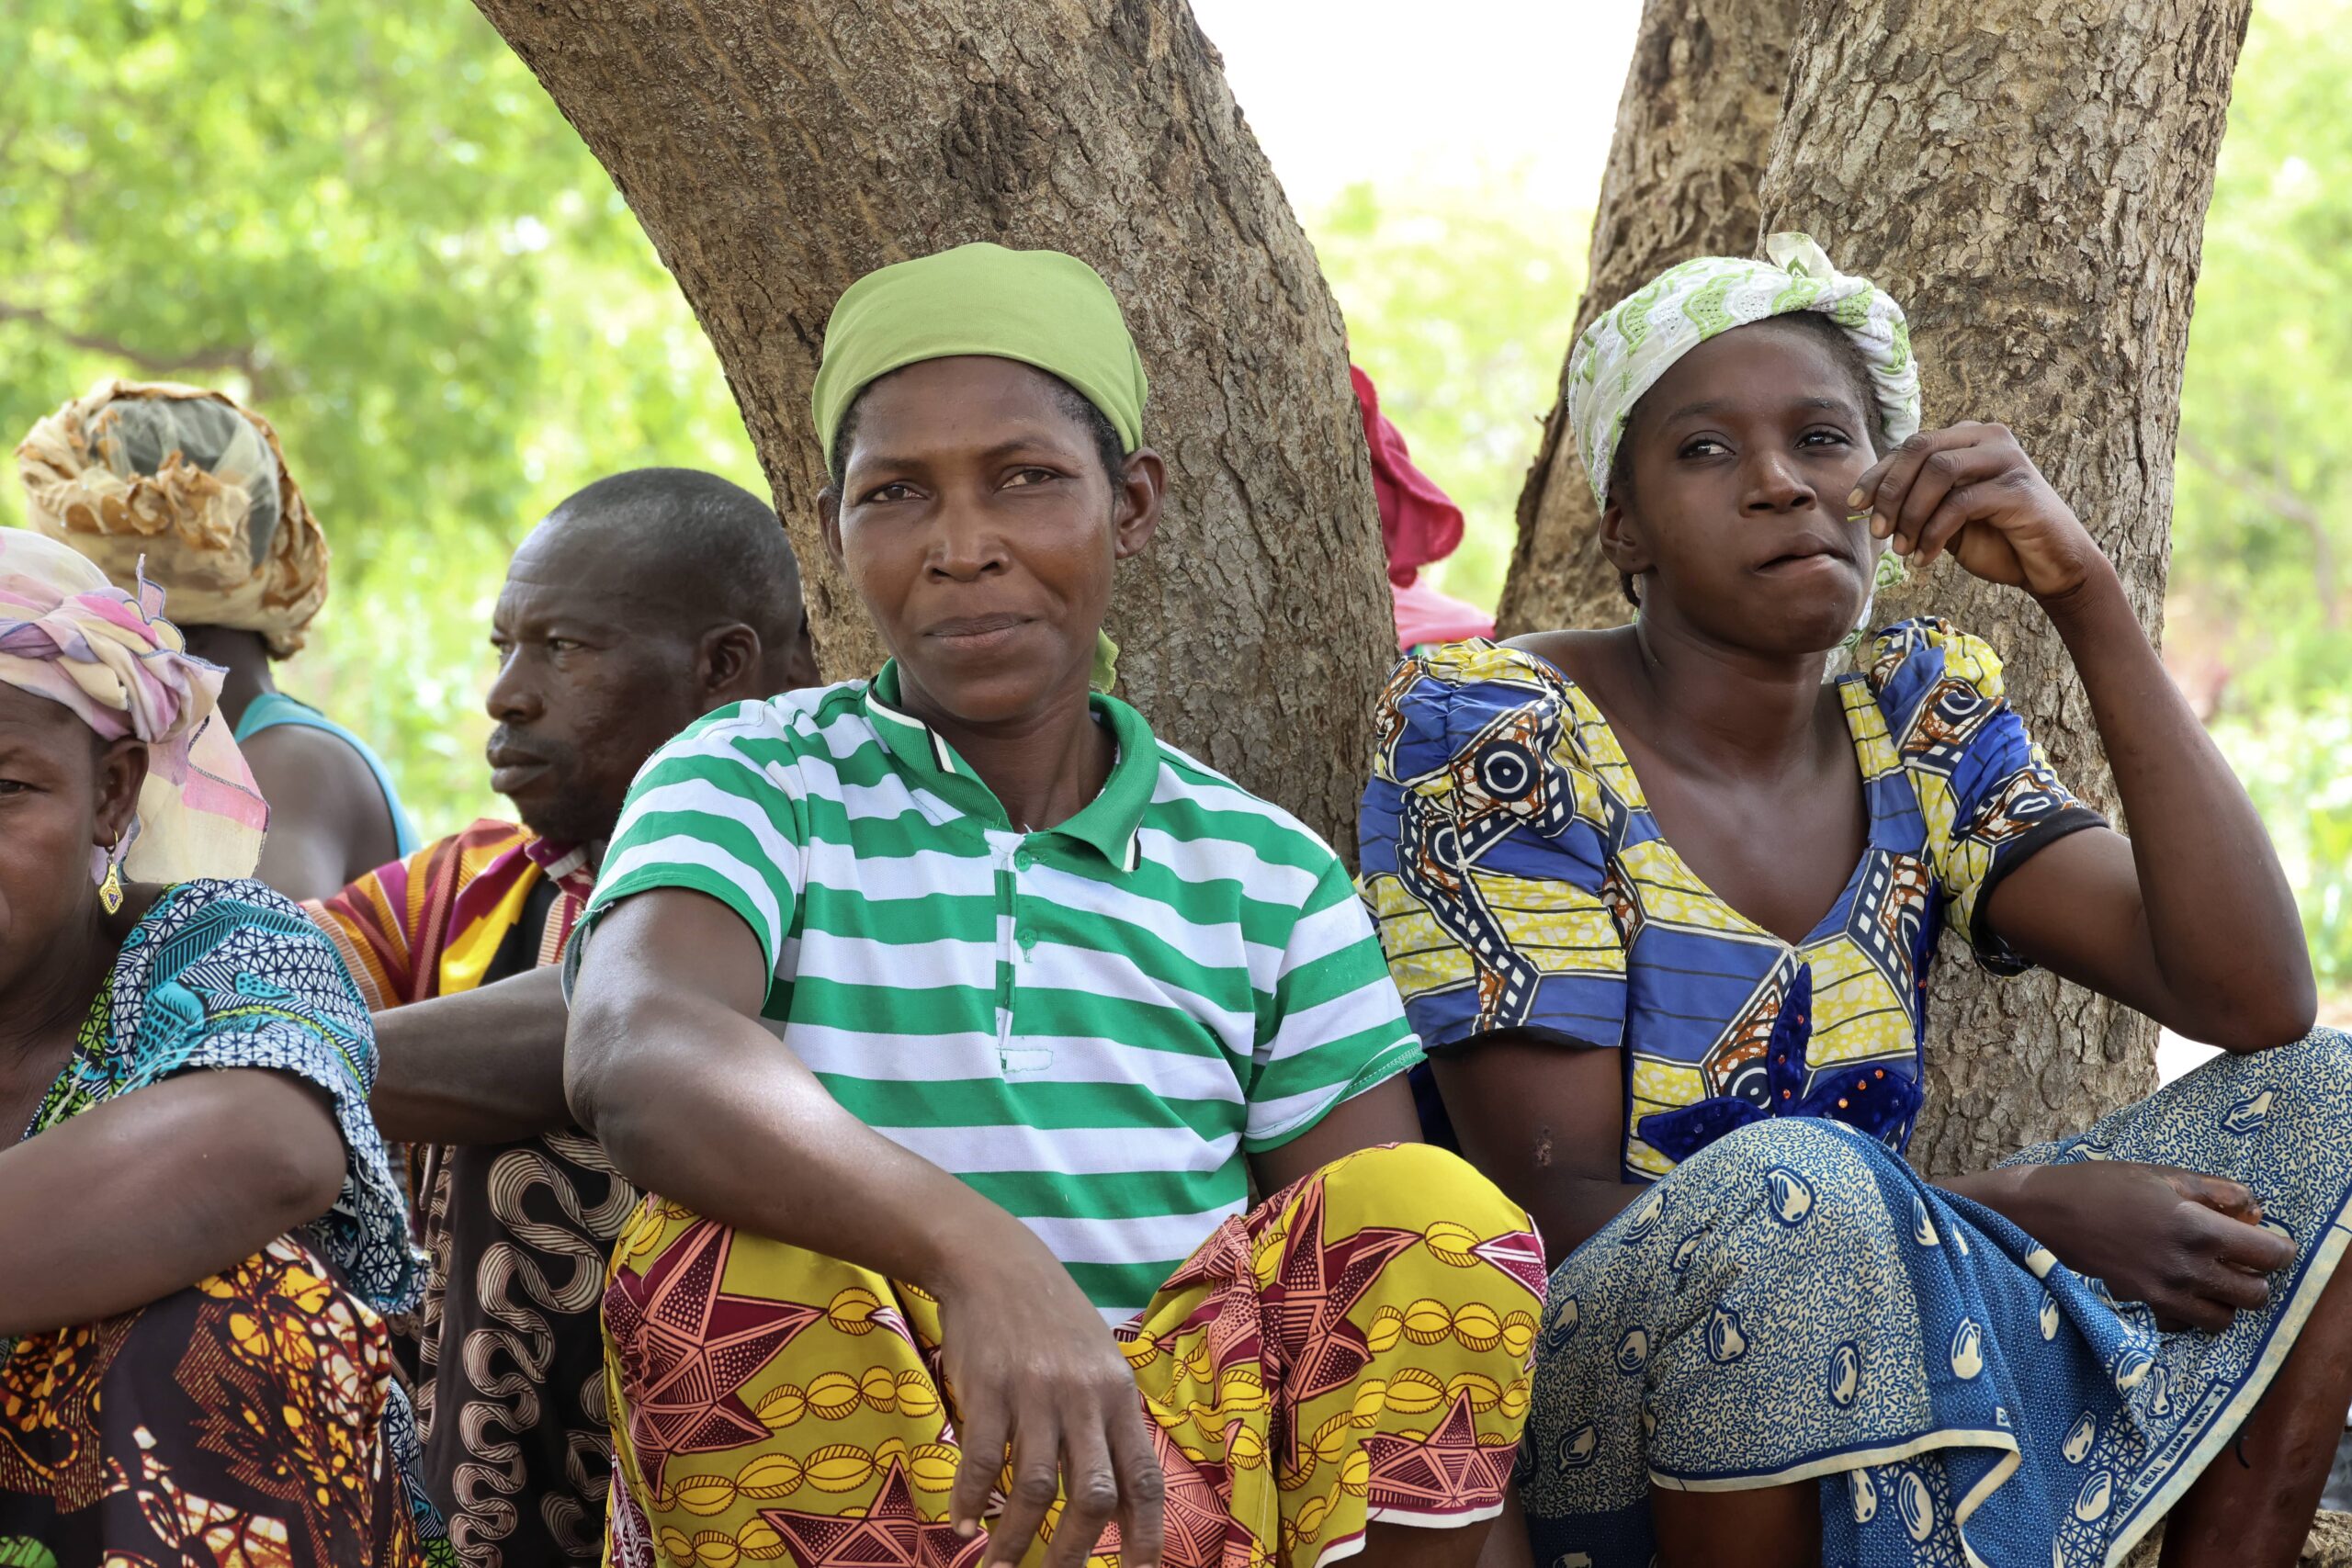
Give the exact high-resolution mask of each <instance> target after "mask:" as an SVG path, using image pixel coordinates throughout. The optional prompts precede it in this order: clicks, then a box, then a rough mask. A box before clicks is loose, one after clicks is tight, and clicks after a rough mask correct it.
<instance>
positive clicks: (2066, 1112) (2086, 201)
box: [1761, 0, 2247, 1174]
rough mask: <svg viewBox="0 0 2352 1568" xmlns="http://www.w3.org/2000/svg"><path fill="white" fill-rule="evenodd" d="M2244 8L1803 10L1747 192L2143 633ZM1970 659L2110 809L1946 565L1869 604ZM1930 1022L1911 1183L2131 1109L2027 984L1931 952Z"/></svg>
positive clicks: (2056, 674) (2115, 1063)
mask: <svg viewBox="0 0 2352 1568" xmlns="http://www.w3.org/2000/svg"><path fill="white" fill-rule="evenodd" d="M2246 10H2247V0H1809V3H1808V4H1807V6H1806V7H1805V14H1804V25H1803V27H1802V28H1801V30H1800V32H1799V34H1798V38H1797V42H1796V47H1795V49H1794V50H1793V51H1792V55H1791V59H1790V63H1789V94H1788V102H1787V106H1786V108H1785V110H1784V112H1783V114H1782V117H1781V126H1780V130H1779V132H1778V134H1777V136H1776V138H1775V140H1774V141H1773V145H1772V155H1771V161H1770V165H1769V167H1768V169H1767V172H1766V175H1765V177H1764V180H1763V185H1762V189H1761V197H1762V207H1763V218H1764V222H1763V228H1764V229H1765V230H1766V231H1770V230H1776V229H1803V230H1805V231H1809V232H1811V233H1812V234H1813V235H1815V237H1816V238H1818V239H1819V240H1820V241H1821V242H1822V243H1823V245H1824V247H1825V248H1826V250H1827V251H1828V252H1829V254H1830V256H1831V259H1833V260H1834V261H1836V262H1837V263H1838V265H1840V266H1842V267H1845V268H1847V269H1848V270H1849V271H1855V272H1860V273H1863V274H1866V275H1867V276H1871V278H1873V279H1875V280H1876V281H1877V282H1878V283H1879V284H1880V285H1881V286H1883V288H1887V289H1888V290H1890V291H1891V292H1892V293H1894V296H1895V297H1896V298H1897V299H1901V300H1902V301H1903V302H1904V306H1905V310H1907V311H1908V312H1909V313H1910V318H1911V326H1912V333H1913V341H1914V343H1915V344H1917V350H1918V354H1919V359H1920V364H1921V366H1922V368H1923V372H1924V376H1925V382H1926V385H1925V388H1924V396H1925V404H1926V410H1927V414H1928V422H1929V423H1931V424H1942V423H1951V422H1953V421H1955V420H1960V419H1986V420H1996V421H1999V422H2001V423H2006V424H2007V425H2009V426H2010V427H2011V428H2012V429H2014V430H2016V431H2017V433H2018V437H2019V439H2020V440H2021V441H2022V442H2023V443H2024V445H2025V447H2026V449H2027V451H2028V452H2030V453H2031V454H2032V456H2033V457H2034V458H2035V460H2036V461H2037V462H2039V463H2040V464H2041V468H2042V470H2043V471H2044V472H2045V473H2047V474H2048V475H2049V476H2050V479H2051V480H2052V483H2054V484H2055V485H2056V486H2057V489H2058V491H2059V493H2060V494H2062V495H2064V496H2065V497H2066V498H2067V499H2068V500H2069V501H2070V502H2072V503H2073V504H2074V506H2075V510H2076V511H2077V512H2078V513H2080V514H2081V515H2082V518H2083V520H2084V522H2086V524H2088V525H2090V528H2091V531H2092V532H2093V533H2094V534H2095V535H2096V536H2098V540H2099V543H2100V544H2101V545H2102V546H2103V547H2105V548H2106V550H2107V552H2108V555H2109V557H2110V558H2112V559H2113V560H2114V562H2115V564H2116V566H2117V567H2118V569H2119V570H2120V571H2121V572H2122V575H2123V581H2124V583H2125V586H2126V588H2127V589H2128V591H2129V592H2130V593H2131V603H2132V605H2133V607H2134V608H2135V609H2136V610H2137V612H2138V613H2139V615H2140V620H2141V623H2142V624H2143V626H2147V627H2148V628H2149V630H2150V633H2151V634H2152V635H2154V634H2155V633H2157V632H2158V631H2159V630H2160V628H2161V625H2162V620H2163V615H2164V592H2165V568H2166V565H2167V552H2168V547H2169V538H2170V531H2171V522H2172V463H2173V446H2174V437H2175V432H2176V428H2177V423H2178V419H2179V396H2180V376H2181V361H2182V355H2183V354H2184V352H2185V350H2186V348H2187V346H2188V316H2189V305H2190V298H2191V295H2192V293H2193V291H2194V289H2195V288H2196V283H2197V269H2198V256H2199V247H2200V245H2201V243H2202V240H2203V231H2204V220H2205V209H2206V206H2207V204H2208V202H2209V200H2210V199H2211V196H2212V188H2213V157H2214V153H2215V152H2216V150H2217V149H2218V148H2219V146H2220V143H2221V139H2222V123H2223V120H2224V118H2225V116H2226V112H2227V109H2228V107H2229V97H2230V76H2231V73H2232V71H2233V69H2234V67H2235V64H2236V62H2237V54H2238V47H2239V45H2240V44H2241V43H2242V42H2243V41H2244V39H2245V24H2246ZM1880 610H1881V615H1882V616H1883V618H1886V619H1892V618H1894V617H1895V616H1897V615H1917V614H1935V615H1945V616H1948V617H1949V618H1950V619H1951V620H1952V621H1953V622H1954V623H1955V624H1956V625H1958V626H1962V627H1963V628H1965V629H1967V630H1970V631H1973V632H1974V633H1976V634H1977V635H1978V636H1980V637H1985V638H1987V639H1988V640H1990V641H1991V642H1992V643H1993V645H1994V646H1995V647H1996V649H1999V650H2000V651H2001V653H2002V655H2003V657H2004V660H2005V661H2006V663H2007V672H2008V688H2009V697H2010V700H2011V701H2012V703H2014V704H2015V705H2016V706H2017V707H2018V709H2019V711H2021V712H2022V713H2023V715H2024V716H2025V719H2026V722H2027V724H2028V725H2029V726H2030V727H2031V728H2032V730H2033V732H2034V734H2035V735H2036V736H2037V738H2039V739H2040V740H2041V743H2042V745H2043V746H2044V747H2045V748H2046V749H2047V750H2048V751H2049V752H2050V755H2051V758H2052V761H2053V762H2054V763H2055V764H2056V766H2057V768H2058V770H2059V773H2060V774H2061V775H2062V776H2063V777H2064V778H2065V779H2066V780H2067V781H2068V782H2069V783H2070V784H2072V785H2073V786H2074V787H2075V789H2076V790H2077V791H2079V792H2080V793H2081V794H2082V795H2084V796H2085V797H2086V799H2087V800H2089V801H2090V802H2091V803H2092V804H2094V805H2096V806H2098V807H2100V808H2102V809H2105V810H2108V811H2110V812H2111V811H2112V810H2113V809H2114V806H2115V794H2114V787H2113V782H2112V780H2111V778H2110V777H2109V773H2108V769H2107V763H2106V759H2105V757H2104V756H2103V755H2102V753H2101V751H2100V748H2099V744H2098V731H2097V729H2096V728H2094V726H2093V724H2092V720H2091V714H2090V707H2089V705H2088V703H2087V701H2086V699H2085V697H2084V695H2083V690H2082V685H2081V682H2078V681H2077V680H2076V679H2075V673H2074V668H2073V666H2072V664H2071V663H2070V662H2069V661H2068V660H2067V658H2066V654H2065V650H2064V649H2063V648H2062V647H2061V646H2060V645H2059V642H2058V639H2057V638H2056V637H2054V636H2053V635H2052V633H2051V630H2050V626H2049V623H2048V621H2047V620H2046V619H2044V618H2043V616H2042V615H2041V611H2040V610H2039V609H2038V608H2037V607H2036V606H2035V605H2034V604H2033V603H2032V602H2031V601H2030V600H2029V599H2027V598H2026V597H2025V596H2024V595H2022V594H2020V593H2018V592H2014V591H2012V590H2009V589H2005V588H1995V587H1992V586H1990V585H1988V584H1985V583H1981V582H1977V581H1974V580H1973V579H1971V578H1969V577H1968V576H1967V575H1966V574H1965V573H1963V572H1962V571H1961V570H1959V569H1958V568H1957V567H1956V566H1953V565H1952V564H1951V562H1950V561H1948V560H1947V561H1941V562H1939V563H1938V564H1937V565H1936V566H1935V567H1933V568H1931V569H1930V570H1928V571H1927V572H1926V573H1924V574H1922V575H1921V576H1920V577H1919V578H1918V579H1917V580H1915V581H1913V582H1912V583H1910V584H1907V585H1905V588H1903V589H1901V590H1898V591H1895V592H1892V593H1889V594H1887V595H1884V596H1883V597H1882V601H1881V605H1880ZM1946 943H1947V945H1946V950H1945V953H1944V955H1943V958H1944V962H1942V963H1941V964H1939V965H1938V975H1939V978H1938V979H1937V981H1936V983H1935V990H1934V996H1933V998H1932V999H1931V1002H1930V1004H1929V1017H1930V1018H1932V1019H1935V1020H1936V1023H1935V1026H1934V1028H1933V1029H1932V1030H1931V1031H1930V1036H1931V1038H1930V1042H1929V1049H1928V1086H1929V1087H1928V1116H1927V1119H1926V1120H1925V1121H1923V1122H1922V1124H1921V1126H1920V1127H1919V1130H1918V1133H1917V1135H1916V1137H1915V1138H1914V1140H1913V1142H1912V1145H1911V1154H1912V1158H1913V1159H1914V1160H1915V1161H1916V1162H1917V1163H1918V1164H1919V1165H1920V1166H1921V1167H1922V1168H1925V1169H1927V1170H1928V1171H1929V1172H1930V1173H1931V1174H1945V1173H1949V1172H1952V1171H1956V1170H1962V1169H1973V1168H1981V1167H1982V1166H1983V1165H1985V1163H1987V1162H1988V1161H1990V1160H1992V1159H1994V1158H1996V1157H1997V1156H2001V1155H2004V1154H2007V1153H2008V1152H2009V1151H2011V1150H2013V1149H2015V1148H2017V1147H2018V1146H2019V1145H2022V1144H2026V1143H2029V1142H2031V1141H2033V1140H2035V1139H2039V1138H2045V1137H2049V1136H2052V1135H2053V1134H2058V1133H2060V1132H2063V1131H2066V1130H2070V1129H2073V1128H2077V1127H2080V1126H2082V1125H2084V1124H2085V1123H2086V1122H2089V1121H2090V1120H2091V1119H2092V1118H2093V1117H2094V1116H2096V1115H2097V1114H2098V1113H2099V1112H2101V1111H2106V1110H2109V1109H2111V1108H2113V1107H2114V1106H2117V1105H2119V1104H2122V1103H2124V1102H2126V1101H2128V1100H2132V1099H2134V1098H2136V1097H2138V1096H2140V1095H2143V1094H2145V1093H2146V1092H2148V1091H2149V1090H2150V1089H2153V1088H2154V1081H2155V1066H2154V1039H2155V1030H2154V1025H2153V1024H2151V1023H2149V1022H2148V1021H2146V1020H2145V1019H2143V1018H2142V1017H2140V1016H2139V1015H2138V1014H2136V1013H2133V1012H2131V1010H2128V1009H2126V1008H2123V1007H2120V1006H2119V1005H2117V1004H2114V1003H2111V1002H2109V1001H2106V1000H2105V999H2103V998H2098V997H2094V996H2092V995H2091V994H2090V993H2088V992H2086V991H2084V990H2081V989H2079V988H2077V987H2071V986H2061V985H2060V984H2058V983H2057V982H2056V981H2054V980H2053V979H2052V978H2051V977H2050V976H2046V975H2041V976H2031V977H2029V978H2024V979H2018V980H2011V981H2007V982H1988V981H1987V980H1985V978H1984V977H1983V976H1980V975H1978V974H1977V973H1976V972H1975V969H1974V966H1973V964H1970V963H1968V962H1967V960H1966V958H1965V956H1964V954H1963V953H1961V952H1959V951H1958V950H1957V949H1956V947H1955V946H1954V945H1953V944H1952V943H1951V939H1950V938H1947V939H1946Z"/></svg>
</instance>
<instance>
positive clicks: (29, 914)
mask: <svg viewBox="0 0 2352 1568" xmlns="http://www.w3.org/2000/svg"><path fill="white" fill-rule="evenodd" d="M161 599H162V596H161V594H160V593H158V592H157V591H156V590H154V589H153V588H152V587H150V586H149V585H147V584H146V583H144V582H143V581H142V582H141V583H140V584H139V585H138V592H136V593H132V592H125V591H123V590H121V589H119V588H117V587H115V586H114V585H112V584H110V583H109V582H108V581H107V579H106V577H105V575H104V574H103V573H101V572H100V571H99V570H98V569H97V568H96V567H95V566H93V565H92V564H91V563H90V562H89V561H88V560H86V559H85V558H83V557H81V556H79V555H76V554H75V553H74V551H72V550H70V549H68V548H66V547H64V546H62V545H59V544H56V543H53V542H52V541H51V540H48V539H44V538H41V537H40V536H36V535H33V534H28V533H22V532H17V531H16V530H0V1127H7V1128H14V1129H21V1130H22V1131H21V1135H20V1136H19V1137H17V1139H16V1140H15V1141H14V1142H13V1143H0V1562H47V1563H60V1562H70V1563H85V1562H101V1561H103V1562H185V1563H202V1564H213V1563H218V1564H223V1565H225V1564H229V1563H240V1564H243V1563H265V1562H266V1563H285V1564H303V1565H311V1564H317V1565H320V1568H325V1565H327V1564H334V1565H336V1568H343V1565H345V1564H367V1565H370V1568H390V1565H406V1564H410V1563H416V1562H429V1561H433V1560H434V1556H435V1555H437V1554H446V1553H447V1550H448V1543H447V1540H436V1541H435V1542H434V1551H430V1552H429V1551H428V1549H427V1547H426V1546H425V1545H424V1544H423V1542H424V1538H425V1537H427V1536H437V1535H438V1534H439V1530H438V1526H437V1523H436V1522H435V1519H434V1517H433V1516H432V1514H431V1511H430V1509H429V1508H427V1509H424V1510H423V1511H422V1512H413V1511H412V1506H411V1502H410V1490H409V1488H408V1486H407V1484H406V1473H407V1472H406V1467H405V1466H404V1465H403V1464H402V1463H401V1460H400V1458H399V1451H400V1450H401V1447H402V1446H403V1435H404V1434H405V1433H406V1432H407V1431H408V1430H409V1423H408V1419H407V1409H406V1405H405V1403H404V1402H403V1397H402V1396H401V1394H400V1393H399V1391H398V1387H397V1385H396V1384H395V1382H394V1380H393V1375H392V1359H391V1352H390V1342H389V1338H388V1336H387V1331H386V1328H385V1324H384V1318H383V1315H382V1314H386V1313H389V1312H392V1311H396V1310H400V1309H401V1308H403V1307H404V1306H405V1305H406V1304H407V1303H408V1299H409V1297H410V1296H411V1294H412V1293H413V1287H414V1283H415V1270H414V1268H413V1261H412V1258H411V1256H410V1253H409V1249H408V1247H407V1243H406V1229H405V1221H404V1216H403V1213H402V1209H401V1199H400V1194H399V1190H398V1189H397V1188H396V1187H395V1186H394V1185H393V1183H392V1178H391V1173H390V1169H389V1168H387V1166H386V1163H385V1157H384V1149H383V1145H382V1143H381V1141H380V1140H379V1138H378V1137H377V1135H376V1133H375V1130H374V1127H373V1124H372V1122H370V1120H369V1117H368V1088H369V1085H370V1083H371V1081H372V1080H373V1078H374V1077H375V1046H374V1042H373V1039H372V1037H371V1035H370V1034H369V1032H368V1013H367V1010H366V1008H365V1006H364V1005H363V1004H362V1002H361V1000H360V998H359V996H358V994H357V992H356V991H355V990H354V989H353V987H352V984H351V981H350V978H349V976H347V975H346V974H345V971H344V969H343V966H342V964H340V962H339V961H338V960H337V959H336V958H335V956H334V952H333V950H332V949H330V948H329V947H328V946H327V944H326V942H324V940H323V939H322V937H320V935H319V934H318V932H317V931H316V930H315V929H314V928H313V927H312V926H311V923H310V922H309V920H308V919H305V918H304V917H303V915H302V913H301V911H300V909H298V908H295V906H294V905H292V904H291V903H289V902H288V901H287V900H286V899H285V898H283V897H279V896H278V895H277V894H276V893H273V892H271V891H270V890H269V889H268V888H266V887H265V886H262V885H261V884H259V883H257V882H254V881H251V880H249V875H250V873H251V872H252V870H253V867H254V861H255V859H256V857H257V855H258V854H259V852H260V848H261V841H262V833H263V829H264V828H265V827H266V822H267V811H266V807H264V806H263V805H262V802H261V798H260V796H259V795H258V794H257V793H256V792H255V791H254V784H253V779H252V775H251V774H250V773H247V771H246V769H245V765H244V762H243V759H242V758H241V757H240V756H239V754H238V751H237V748H236V745H235V743H234V742H233V741H232V740H231V739H229V736H228V732H227V728H226V726H225V725H224V724H223V723H222V722H221V721H220V716H219V715H218V713H217V712H216V705H217V703H218V700H219V695H220V671H219V670H218V669H216V668H215V667H213V666H211V665H209V664H205V663H203V662H201V661H200V660H195V659H192V658H190V657H188V655H187V652H186V650H185V644H184V642H183V640H182V638H181V637H180V634H179V632H178V630H177V629H176V628H175V627H174V626H172V625H171V624H170V623H169V622H167V621H164V620H163V619H162V618H161V617H160V614H159V612H160V610H161V608H162V604H161ZM198 1069H206V1070H198Z"/></svg>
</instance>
